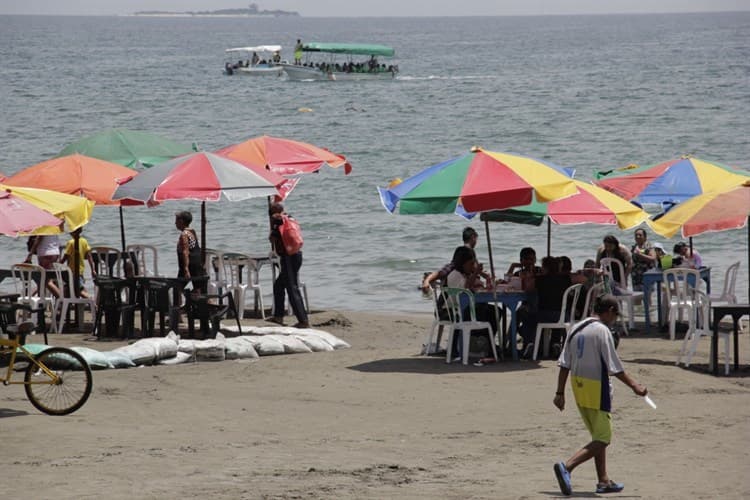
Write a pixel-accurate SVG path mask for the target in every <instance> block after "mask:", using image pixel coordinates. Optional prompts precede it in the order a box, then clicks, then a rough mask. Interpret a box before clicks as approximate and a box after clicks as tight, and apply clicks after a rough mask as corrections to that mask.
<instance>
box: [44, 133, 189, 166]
mask: <svg viewBox="0 0 750 500" xmlns="http://www.w3.org/2000/svg"><path fill="white" fill-rule="evenodd" d="M194 151H195V146H194V145H192V146H191V145H187V144H182V143H179V142H175V141H172V140H171V139H167V138H164V137H161V136H158V135H154V134H152V133H150V132H141V131H137V130H128V129H124V128H112V129H107V130H103V131H101V132H99V133H97V134H94V135H90V136H88V137H84V138H83V139H80V140H78V141H76V142H74V143H72V144H69V145H68V146H66V147H65V149H63V150H62V151H60V153H59V154H58V155H57V156H67V155H71V154H74V153H80V154H83V155H86V156H92V157H94V158H99V159H100V160H106V161H111V162H112V163H117V164H119V165H124V166H126V167H130V168H135V167H139V166H144V167H151V166H153V165H156V164H157V163H161V162H164V161H167V160H170V159H172V158H174V157H175V156H181V155H184V154H188V153H192V152H194Z"/></svg>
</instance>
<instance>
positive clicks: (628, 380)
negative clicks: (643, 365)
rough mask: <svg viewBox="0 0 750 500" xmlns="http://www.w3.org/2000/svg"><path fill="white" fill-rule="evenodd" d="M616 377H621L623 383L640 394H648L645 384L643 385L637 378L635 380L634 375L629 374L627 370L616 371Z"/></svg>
mask: <svg viewBox="0 0 750 500" xmlns="http://www.w3.org/2000/svg"><path fill="white" fill-rule="evenodd" d="M615 377H617V378H618V379H620V381H622V383H623V384H625V385H627V386H628V387H630V388H631V389H633V392H634V393H636V395H638V396H645V395H646V394H648V389H646V386H645V385H641V384H639V383H638V382H636V381H635V380H633V377H631V376H630V375H628V374H627V373H625V372H620V373H615Z"/></svg>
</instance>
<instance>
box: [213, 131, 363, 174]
mask: <svg viewBox="0 0 750 500" xmlns="http://www.w3.org/2000/svg"><path fill="white" fill-rule="evenodd" d="M217 153H218V154H221V155H224V156H227V157H229V158H233V159H235V160H240V161H243V162H247V163H251V164H253V165H259V166H263V167H266V168H268V169H269V170H270V171H272V172H274V173H276V174H279V175H282V176H285V177H289V176H297V175H300V174H309V173H313V172H317V171H318V170H320V169H321V168H323V167H324V166H326V165H327V166H329V167H331V168H339V167H343V168H344V173H345V174H349V173H350V172H351V171H352V166H351V164H350V163H349V162H348V161H347V160H346V158H344V157H343V156H341V155H337V154H335V153H331V152H330V151H328V150H327V149H323V148H319V147H317V146H313V145H312V144H307V143H305V142H300V141H294V140H291V139H283V138H281V137H271V136H268V135H263V136H260V137H255V138H253V139H248V140H247V141H244V142H240V143H237V144H233V145H231V146H227V147H225V148H222V149H220V150H218V151H217Z"/></svg>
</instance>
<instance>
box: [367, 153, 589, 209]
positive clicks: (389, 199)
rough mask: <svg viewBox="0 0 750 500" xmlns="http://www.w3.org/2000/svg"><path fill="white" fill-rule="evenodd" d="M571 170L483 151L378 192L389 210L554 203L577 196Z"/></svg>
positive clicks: (500, 206) (480, 207) (440, 164)
mask: <svg viewBox="0 0 750 500" xmlns="http://www.w3.org/2000/svg"><path fill="white" fill-rule="evenodd" d="M570 175H571V172H570V171H566V170H564V169H563V168H561V167H558V166H556V165H553V164H551V163H546V162H542V161H540V160H536V159H533V158H530V157H527V156H521V155H517V154H511V153H496V152H492V151H485V150H483V149H481V148H477V147H475V148H472V149H471V151H470V152H469V153H468V154H466V155H463V156H459V157H458V158H453V159H450V160H448V161H445V162H442V163H439V164H437V165H433V166H431V167H428V168H426V169H425V170H422V171H421V172H419V173H417V174H416V175H414V176H412V177H410V178H408V179H406V180H404V181H403V182H401V183H399V184H397V185H395V186H392V187H388V188H378V191H379V193H380V200H381V202H382V203H383V206H384V207H385V209H386V210H388V211H389V212H394V211H396V209H397V208H398V211H399V212H400V213H402V214H441V213H453V212H456V211H457V209H458V211H459V213H460V212H461V211H465V212H483V211H487V210H501V209H505V208H511V207H518V206H522V205H527V204H529V203H531V202H532V199H533V196H534V195H536V197H537V200H539V201H544V202H546V201H552V200H554V199H558V198H564V197H566V196H570V195H573V194H575V193H576V192H577V189H576V187H575V184H574V183H573V179H571V177H570Z"/></svg>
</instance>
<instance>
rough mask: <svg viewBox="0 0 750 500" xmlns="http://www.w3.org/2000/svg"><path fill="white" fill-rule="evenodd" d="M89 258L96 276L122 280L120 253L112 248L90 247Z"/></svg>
mask: <svg viewBox="0 0 750 500" xmlns="http://www.w3.org/2000/svg"><path fill="white" fill-rule="evenodd" d="M90 253H91V258H92V259H93V261H94V268H95V269H96V275H97V276H110V277H113V278H122V256H121V255H120V251H119V250H118V249H116V248H112V247H92V248H91V250H90Z"/></svg>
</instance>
